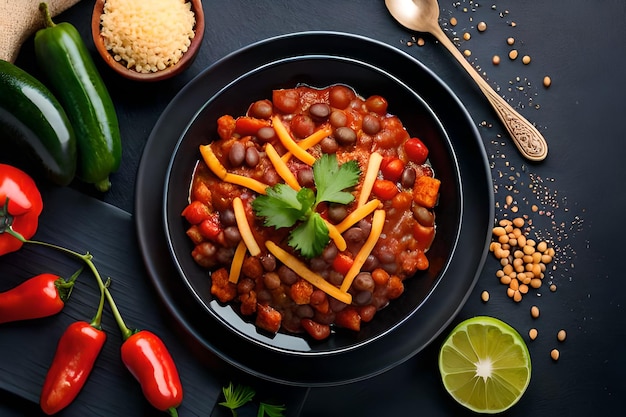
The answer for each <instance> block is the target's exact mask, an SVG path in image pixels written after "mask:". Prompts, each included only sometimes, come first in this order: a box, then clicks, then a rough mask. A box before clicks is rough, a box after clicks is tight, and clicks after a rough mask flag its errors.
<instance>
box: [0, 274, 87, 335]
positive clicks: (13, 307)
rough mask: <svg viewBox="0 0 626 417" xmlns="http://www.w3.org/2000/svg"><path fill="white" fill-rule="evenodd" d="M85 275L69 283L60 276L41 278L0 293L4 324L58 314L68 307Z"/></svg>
mask: <svg viewBox="0 0 626 417" xmlns="http://www.w3.org/2000/svg"><path fill="white" fill-rule="evenodd" d="M81 271H82V269H81V270H79V271H77V272H76V273H74V275H72V277H71V278H70V279H68V280H67V281H66V280H65V279H63V278H61V277H59V276H58V275H54V274H40V275H37V276H35V277H32V278H30V279H28V280H26V281H24V282H22V283H21V284H20V285H18V286H17V287H14V288H12V289H10V290H8V291H5V292H3V293H0V324H1V323H9V322H13V321H20V320H29V319H38V318H42V317H48V316H52V315H54V314H57V313H58V312H60V311H61V310H62V309H63V307H64V306H65V302H66V301H67V299H68V298H69V296H70V293H71V292H72V288H73V287H74V281H75V280H76V278H77V277H78V275H80V272H81Z"/></svg>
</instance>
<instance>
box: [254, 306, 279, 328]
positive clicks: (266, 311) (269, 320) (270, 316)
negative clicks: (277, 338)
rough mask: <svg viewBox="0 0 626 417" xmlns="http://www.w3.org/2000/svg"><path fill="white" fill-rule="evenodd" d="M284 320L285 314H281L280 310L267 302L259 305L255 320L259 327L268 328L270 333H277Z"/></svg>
mask: <svg viewBox="0 0 626 417" xmlns="http://www.w3.org/2000/svg"><path fill="white" fill-rule="evenodd" d="M282 321H283V316H282V314H280V311H278V310H275V309H274V308H272V307H271V306H268V305H266V304H259V305H258V306H257V312H256V320H255V324H256V326H257V327H260V328H261V329H264V330H267V331H268V332H270V333H277V332H278V330H279V329H280V325H281V323H282Z"/></svg>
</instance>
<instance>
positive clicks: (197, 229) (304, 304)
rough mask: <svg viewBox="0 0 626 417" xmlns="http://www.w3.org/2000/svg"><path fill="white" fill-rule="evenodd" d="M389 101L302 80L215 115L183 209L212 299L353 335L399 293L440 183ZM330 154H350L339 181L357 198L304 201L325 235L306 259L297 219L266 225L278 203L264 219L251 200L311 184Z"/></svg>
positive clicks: (339, 157) (420, 247)
mask: <svg viewBox="0 0 626 417" xmlns="http://www.w3.org/2000/svg"><path fill="white" fill-rule="evenodd" d="M387 107H388V103H387V101H386V99H385V98H384V97H382V96H379V95H374V96H371V97H368V98H364V97H361V96H359V95H358V94H357V93H356V92H355V91H354V90H353V89H352V88H350V87H348V86H346V85H341V84H337V85H331V86H329V87H326V88H314V87H310V86H305V85H301V86H298V87H295V88H290V89H277V90H274V91H273V93H272V97H271V100H270V99H263V100H258V101H255V102H253V103H251V105H250V106H249V108H248V110H247V112H246V114H245V115H239V116H237V115H230V114H226V115H223V116H221V117H220V118H219V119H218V121H217V135H218V138H216V140H214V141H212V142H210V143H207V144H206V145H201V146H200V148H201V154H202V156H203V160H201V161H199V162H198V164H197V166H196V167H195V170H194V175H193V178H192V182H191V185H190V193H189V204H188V205H187V206H186V208H185V209H184V210H183V212H182V215H183V216H184V218H185V219H186V221H187V222H188V228H187V236H188V237H189V239H191V242H192V244H193V246H194V248H193V251H192V253H191V256H192V257H193V259H194V260H195V262H196V263H197V264H198V265H200V266H202V267H203V268H206V269H207V270H208V271H209V272H210V279H211V293H212V294H213V296H214V297H215V298H216V299H218V300H219V301H220V302H221V303H225V304H228V303H232V306H233V308H236V309H237V310H238V311H239V312H240V313H241V315H243V316H244V317H249V320H250V321H254V323H255V325H256V326H257V328H259V329H262V331H264V332H269V334H273V333H276V332H279V331H281V332H286V333H296V334H306V335H309V336H310V337H311V338H312V339H315V340H323V339H326V338H328V337H329V336H330V335H331V334H332V332H334V331H343V330H341V329H349V330H351V331H357V332H358V331H359V330H360V329H361V326H362V325H363V323H367V322H369V321H371V320H372V319H373V318H374V316H375V314H376V312H377V311H379V310H380V309H382V308H384V307H385V306H387V305H388V304H389V303H390V302H391V300H393V299H396V298H398V297H400V296H401V295H402V293H403V292H404V280H405V279H408V278H411V277H413V276H414V275H416V272H418V271H423V270H426V269H428V267H429V260H428V258H427V256H426V253H427V251H428V249H429V247H430V245H431V243H432V241H433V239H434V237H435V229H436V224H435V214H434V210H433V209H434V207H435V206H436V205H437V202H438V197H439V187H440V181H439V180H438V179H437V178H435V176H434V171H433V168H432V166H431V164H430V162H429V158H428V149H427V147H426V146H425V145H424V143H423V142H422V141H421V140H420V139H419V138H416V137H411V135H410V134H409V133H408V132H407V130H406V129H405V128H404V126H403V124H402V122H401V121H400V120H399V118H398V117H396V116H394V115H392V114H389V113H388V109H387ZM325 156H333V157H334V158H336V163H337V166H338V167H341V166H343V165H344V164H348V163H350V162H351V161H356V164H357V166H358V170H359V176H358V177H357V181H356V182H355V184H354V185H353V186H351V187H348V188H346V189H345V190H343V191H345V192H348V193H350V194H351V196H352V197H353V198H352V199H351V201H349V202H348V203H347V204H342V203H337V202H320V203H319V204H315V205H314V206H312V207H307V208H308V209H310V210H315V212H316V213H317V214H319V217H320V218H321V219H322V220H321V223H323V226H321V227H322V229H324V227H325V228H326V229H327V231H328V238H327V239H326V240H325V241H324V245H323V248H322V250H321V251H320V252H319V253H316V254H314V255H313V256H303V255H302V253H301V252H300V251H299V250H298V248H297V247H294V246H293V245H290V233H292V232H293V230H294V228H296V227H297V226H298V225H300V224H301V223H302V221H301V220H302V219H297V220H298V221H297V222H296V224H294V225H293V226H290V227H275V226H267V224H268V223H267V222H268V218H271V217H273V216H280V215H281V208H280V207H277V208H276V212H275V213H274V212H272V213H270V214H268V213H267V210H266V212H265V213H264V215H263V216H261V215H259V213H258V210H255V204H254V201H255V200H256V199H257V198H259V197H260V196H262V195H266V194H268V195H269V194H270V193H269V191H270V190H271V188H274V187H275V186H276V185H277V184H284V185H285V186H286V187H291V188H294V192H295V191H297V190H299V189H309V190H311V191H312V192H315V191H316V189H317V188H319V184H318V183H316V181H317V180H318V177H316V175H315V169H316V168H315V164H316V163H317V162H318V161H319V160H321V159H322V158H324V157H325ZM352 163H353V164H354V162H352ZM270 187H271V188H270ZM414 279H419V276H416V277H415V278H414Z"/></svg>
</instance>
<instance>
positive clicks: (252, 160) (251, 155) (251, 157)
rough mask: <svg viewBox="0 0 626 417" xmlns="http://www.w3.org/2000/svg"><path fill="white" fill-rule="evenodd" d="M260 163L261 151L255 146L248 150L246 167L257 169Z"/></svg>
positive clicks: (249, 147)
mask: <svg viewBox="0 0 626 417" xmlns="http://www.w3.org/2000/svg"><path fill="white" fill-rule="evenodd" d="M258 163H259V151H258V150H257V149H256V148H255V147H254V146H248V148H246V165H248V166H249V167H255V166H257V164H258Z"/></svg>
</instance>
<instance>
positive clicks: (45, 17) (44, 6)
mask: <svg viewBox="0 0 626 417" xmlns="http://www.w3.org/2000/svg"><path fill="white" fill-rule="evenodd" d="M39 11H40V12H42V13H43V20H44V23H45V24H46V27H48V28H51V27H55V26H56V23H54V22H53V21H52V16H50V10H49V9H48V4H47V3H39Z"/></svg>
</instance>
